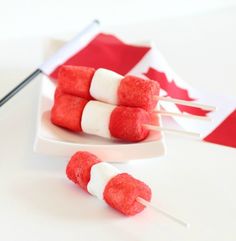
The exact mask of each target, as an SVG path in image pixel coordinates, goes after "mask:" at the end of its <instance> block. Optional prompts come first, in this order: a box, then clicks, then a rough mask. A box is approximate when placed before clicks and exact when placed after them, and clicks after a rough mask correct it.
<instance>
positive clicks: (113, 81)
mask: <svg viewBox="0 0 236 241" xmlns="http://www.w3.org/2000/svg"><path fill="white" fill-rule="evenodd" d="M58 86H59V88H61V89H62V91H63V92H64V93H67V94H71V95H75V96H79V97H82V98H86V99H88V100H91V99H96V100H98V101H102V102H105V103H108V104H113V105H122V106H129V107H139V108H142V109H145V110H146V111H148V112H152V111H155V108H156V106H157V103H158V100H160V101H167V102H173V103H175V104H181V105H186V106H192V107H197V108H202V109H206V110H210V111H212V110H215V108H214V107H212V106H208V105H202V104H198V103H194V102H192V101H185V100H180V99H174V98H170V97H162V96H159V93H160V86H159V83H158V82H157V81H154V80H150V79H142V78H139V77H136V76H131V75H130V76H129V75H128V76H122V75H119V74H117V73H115V72H113V71H110V70H107V69H102V68H100V69H97V70H95V69H94V68H89V67H82V66H69V65H64V66H62V67H61V68H60V71H59V73H58ZM183 117H185V116H183ZM192 118H194V116H192ZM196 118H197V117H196Z"/></svg>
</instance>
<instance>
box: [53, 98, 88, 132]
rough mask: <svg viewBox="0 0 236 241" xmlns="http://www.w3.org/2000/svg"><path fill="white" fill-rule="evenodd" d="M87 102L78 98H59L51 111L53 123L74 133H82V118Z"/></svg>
mask: <svg viewBox="0 0 236 241" xmlns="http://www.w3.org/2000/svg"><path fill="white" fill-rule="evenodd" d="M87 102H88V101H87V100H85V99H83V98H80V97H76V96H71V95H66V94H64V95H61V96H58V97H57V98H55V101H54V105H53V108H52V110H51V121H52V123H53V124H55V125H57V126H60V127H63V128H66V129H68V130H71V131H74V132H81V131H82V129H81V117H82V113H83V109H84V107H85V105H86V104H87Z"/></svg>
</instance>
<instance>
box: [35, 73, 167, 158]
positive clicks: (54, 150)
mask: <svg viewBox="0 0 236 241" xmlns="http://www.w3.org/2000/svg"><path fill="white" fill-rule="evenodd" d="M39 78H40V77H39ZM41 78H42V77H41ZM41 81H42V87H41V88H39V89H40V92H41V93H40V98H39V103H38V104H37V105H38V111H37V112H38V113H37V116H38V118H37V125H36V130H37V131H36V136H35V141H34V150H35V152H37V153H43V154H49V155H57V156H64V157H69V156H71V153H74V152H76V151H78V150H82V151H83V150H86V151H91V152H93V154H95V155H98V156H99V157H100V158H101V159H102V160H104V161H110V162H127V161H130V160H135V159H142V158H152V157H160V156H163V155H164V154H165V139H164V135H162V134H161V138H160V132H155V131H151V132H150V134H149V136H148V137H147V138H146V139H145V140H144V141H142V142H137V143H125V142H122V141H120V140H118V139H115V138H114V139H108V138H102V137H99V136H95V135H88V134H85V133H80V134H77V133H73V132H70V131H68V130H65V129H63V128H60V127H57V126H55V125H53V124H52V123H51V121H50V110H51V107H52V105H53V96H54V91H55V88H56V86H55V83H54V82H52V81H50V80H49V79H48V78H47V77H43V79H42V80H41ZM37 105H36V106H37ZM94 105H98V103H97V104H96V102H95V101H93V102H92V101H91V102H89V104H87V105H86V106H85V109H84V111H83V116H82V129H85V130H86V132H87V133H91V134H95V133H97V134H98V135H104V136H109V130H108V122H109V117H110V112H111V111H112V109H113V106H112V107H111V108H110V107H108V108H106V109H105V111H104V109H103V108H97V107H96V112H95V111H94V108H93V106H94ZM99 106H100V107H103V106H107V104H104V103H100V104H99ZM88 120H89V121H88Z"/></svg>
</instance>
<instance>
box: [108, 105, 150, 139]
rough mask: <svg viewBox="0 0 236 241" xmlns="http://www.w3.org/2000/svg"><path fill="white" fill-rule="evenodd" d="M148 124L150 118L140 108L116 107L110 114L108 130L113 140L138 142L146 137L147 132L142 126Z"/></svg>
mask: <svg viewBox="0 0 236 241" xmlns="http://www.w3.org/2000/svg"><path fill="white" fill-rule="evenodd" d="M150 122H151V116H150V114H149V113H148V112H147V111H145V110H143V109H141V108H131V107H124V106H118V107H116V108H115V109H114V110H113V111H112V113H111V117H110V124H109V129H110V133H111V135H112V136H113V137H115V138H119V139H122V140H124V141H130V142H138V141H142V140H144V139H145V138H146V137H147V136H148V134H149V130H147V129H146V128H145V127H144V126H143V125H144V124H150Z"/></svg>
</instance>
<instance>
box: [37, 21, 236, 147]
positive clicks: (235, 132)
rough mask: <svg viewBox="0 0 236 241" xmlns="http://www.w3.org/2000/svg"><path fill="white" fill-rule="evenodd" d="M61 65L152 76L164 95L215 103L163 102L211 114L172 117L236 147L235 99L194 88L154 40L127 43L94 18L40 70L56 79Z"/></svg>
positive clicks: (208, 137)
mask: <svg viewBox="0 0 236 241" xmlns="http://www.w3.org/2000/svg"><path fill="white" fill-rule="evenodd" d="M62 64H69V65H78V66H89V67H94V68H96V69H97V68H101V67H102V68H106V69H110V70H112V71H115V72H117V73H119V74H121V75H127V74H134V75H138V76H142V77H144V78H150V79H153V80H156V81H158V82H159V83H160V86H161V95H163V96H170V97H172V98H178V99H182V100H187V101H195V102H199V103H204V104H207V105H212V106H216V108H217V109H216V110H215V111H213V112H209V111H206V110H202V109H200V108H196V107H189V106H188V107H187V106H181V105H176V104H173V103H167V102H162V103H161V105H162V107H163V108H164V109H166V110H167V111H171V112H178V113H189V114H195V115H200V116H209V117H210V118H211V119H212V122H201V121H197V120H190V119H186V118H180V117H173V118H174V119H175V121H176V122H177V123H178V124H179V125H180V127H181V128H183V129H185V130H187V131H195V132H199V133H200V134H201V137H202V140H203V141H207V142H212V143H216V144H221V145H225V146H230V147H236V99H231V98H229V97H225V96H218V95H214V94H211V93H206V92H204V91H199V90H196V89H194V88H193V87H192V86H190V85H189V84H188V83H187V82H186V81H184V80H183V79H181V78H180V77H179V76H178V75H177V74H176V73H175V72H174V71H173V69H171V68H170V66H169V65H168V63H167V61H166V60H165V58H164V57H163V56H162V54H161V53H160V51H159V50H158V49H157V48H156V46H155V44H154V43H152V42H150V43H148V44H146V45H133V44H127V43H124V42H123V41H121V40H120V39H118V38H117V37H115V36H114V35H111V34H105V33H102V32H100V27H99V24H98V22H97V21H94V22H93V23H92V24H91V25H89V26H88V27H87V28H86V29H84V30H83V31H82V32H80V33H79V34H78V35H77V36H76V37H75V38H74V39H73V40H71V41H70V42H68V43H67V44H65V45H64V46H63V47H62V48H61V49H60V50H59V51H58V52H57V53H56V54H55V55H53V56H52V57H51V58H50V59H49V60H48V61H46V62H45V63H44V64H43V65H42V66H41V67H40V69H41V71H42V72H43V73H44V74H46V75H48V76H50V77H51V78H52V79H57V73H58V68H59V67H60V65H62Z"/></svg>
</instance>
